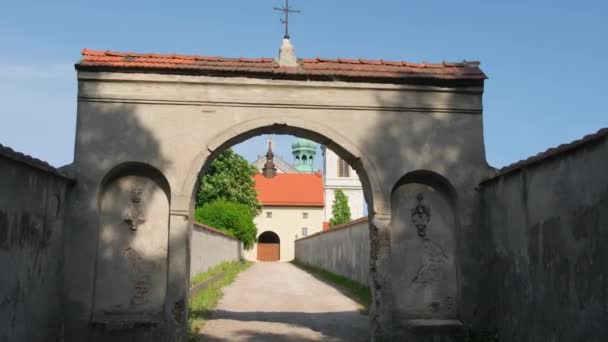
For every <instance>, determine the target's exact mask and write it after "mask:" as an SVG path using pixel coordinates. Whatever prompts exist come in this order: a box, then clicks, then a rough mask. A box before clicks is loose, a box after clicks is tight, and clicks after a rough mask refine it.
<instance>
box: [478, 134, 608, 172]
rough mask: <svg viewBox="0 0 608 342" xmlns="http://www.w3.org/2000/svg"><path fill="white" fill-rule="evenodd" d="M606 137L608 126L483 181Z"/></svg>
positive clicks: (505, 169)
mask: <svg viewBox="0 0 608 342" xmlns="http://www.w3.org/2000/svg"><path fill="white" fill-rule="evenodd" d="M606 137H608V127H606V128H602V129H600V130H599V131H597V132H596V133H593V134H589V135H586V136H584V137H582V138H581V139H578V140H574V141H573V142H571V143H568V144H561V145H559V146H557V147H553V148H550V149H548V150H546V151H544V152H541V153H539V154H537V155H535V156H533V157H530V158H528V159H524V160H520V161H518V162H515V163H513V164H511V165H508V166H505V167H503V168H501V169H500V170H498V174H496V175H494V176H492V177H489V178H487V179H484V180H483V181H482V182H481V183H485V182H489V181H491V180H494V179H497V178H500V177H502V176H504V175H506V174H509V173H512V172H515V171H517V170H521V169H523V168H526V167H529V166H532V165H535V164H538V163H541V162H544V161H546V160H549V159H551V158H555V157H557V156H559V155H561V154H563V153H567V152H571V151H573V150H576V149H578V148H581V147H583V146H587V145H588V144H592V143H595V142H598V141H601V140H603V139H605V138H606Z"/></svg>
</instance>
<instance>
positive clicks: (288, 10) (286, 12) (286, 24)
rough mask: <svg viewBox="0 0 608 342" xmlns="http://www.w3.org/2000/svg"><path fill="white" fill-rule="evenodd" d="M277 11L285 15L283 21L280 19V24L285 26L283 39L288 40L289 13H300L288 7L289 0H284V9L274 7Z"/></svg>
mask: <svg viewBox="0 0 608 342" xmlns="http://www.w3.org/2000/svg"><path fill="white" fill-rule="evenodd" d="M274 9H275V10H277V11H281V12H284V13H285V19H281V22H282V23H283V24H284V25H285V36H283V37H284V38H285V39H289V13H300V11H299V10H294V9H291V7H289V0H285V6H284V7H275V8H274Z"/></svg>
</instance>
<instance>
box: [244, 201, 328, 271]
mask: <svg viewBox="0 0 608 342" xmlns="http://www.w3.org/2000/svg"><path fill="white" fill-rule="evenodd" d="M269 212H270V213H271V217H268V214H267V213H269ZM304 213H306V214H308V215H307V216H308V217H307V218H304V215H303V214H304ZM254 222H255V224H256V226H257V228H258V237H259V236H260V235H261V234H262V233H264V232H266V231H271V232H274V233H276V234H277V235H278V236H279V239H280V240H281V259H280V261H291V260H293V258H294V248H295V247H294V241H295V240H296V239H299V238H302V228H307V232H308V235H312V234H315V233H318V232H320V231H322V230H323V208H322V207H278V206H276V207H275V206H265V207H264V208H263V209H262V213H261V214H260V215H258V216H257V217H256V218H255V219H254ZM244 256H245V259H247V260H251V261H256V260H257V244H256V245H254V247H253V248H252V249H251V250H248V251H245V252H244Z"/></svg>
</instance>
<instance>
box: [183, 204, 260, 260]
mask: <svg viewBox="0 0 608 342" xmlns="http://www.w3.org/2000/svg"><path fill="white" fill-rule="evenodd" d="M194 217H195V220H196V221H197V222H200V223H202V224H206V225H208V226H211V227H213V228H216V229H219V230H221V231H224V232H226V233H227V234H230V235H232V236H234V237H235V238H237V239H239V240H241V241H242V242H243V247H245V249H251V247H253V244H254V243H255V239H256V236H257V235H258V234H257V232H258V229H257V227H256V226H255V223H254V222H253V216H252V215H251V211H250V208H249V207H248V206H246V205H245V204H241V203H234V202H230V201H227V200H224V199H218V200H215V201H211V202H207V203H205V204H204V205H203V206H202V207H200V208H197V209H196V212H195V213H194Z"/></svg>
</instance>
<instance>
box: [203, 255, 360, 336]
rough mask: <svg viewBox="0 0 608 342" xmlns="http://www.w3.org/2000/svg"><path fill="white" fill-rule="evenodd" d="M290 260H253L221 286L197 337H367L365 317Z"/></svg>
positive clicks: (358, 307) (337, 292) (346, 300)
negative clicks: (217, 300) (217, 301)
mask: <svg viewBox="0 0 608 342" xmlns="http://www.w3.org/2000/svg"><path fill="white" fill-rule="evenodd" d="M359 309H360V306H359V305H358V304H357V303H355V302H353V301H352V300H350V299H349V298H347V297H345V296H344V295H343V294H341V293H340V292H339V291H337V290H336V289H334V288H333V287H331V286H329V285H327V284H325V283H323V282H322V281H320V280H318V279H316V278H315V277H313V276H312V275H310V274H308V273H306V272H304V271H302V270H300V269H299V268H297V267H295V266H293V265H291V264H288V263H256V264H255V265H253V266H252V267H250V268H249V269H247V270H246V271H244V272H243V273H242V274H240V275H239V277H238V278H237V279H236V281H235V282H234V283H233V284H232V285H230V286H228V287H226V288H225V289H224V298H222V300H221V302H220V304H219V305H218V307H217V309H216V310H215V311H214V313H213V315H212V318H211V320H209V321H208V322H207V323H206V324H205V326H204V328H203V331H202V335H203V336H202V338H201V341H231V342H232V341H272V342H274V341H290V342H300V341H369V322H368V316H364V315H362V314H360V313H359Z"/></svg>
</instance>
